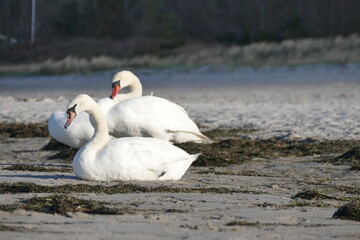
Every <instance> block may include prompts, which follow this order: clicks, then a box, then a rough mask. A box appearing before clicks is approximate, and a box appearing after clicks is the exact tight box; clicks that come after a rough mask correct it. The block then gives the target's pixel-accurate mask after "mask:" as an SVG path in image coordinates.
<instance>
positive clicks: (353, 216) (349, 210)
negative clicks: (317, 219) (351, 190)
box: [332, 201, 360, 221]
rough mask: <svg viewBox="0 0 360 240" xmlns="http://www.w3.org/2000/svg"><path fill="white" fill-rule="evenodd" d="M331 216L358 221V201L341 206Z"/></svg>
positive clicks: (359, 204) (359, 217) (359, 218)
mask: <svg viewBox="0 0 360 240" xmlns="http://www.w3.org/2000/svg"><path fill="white" fill-rule="evenodd" d="M332 218H340V219H348V220H355V221H360V201H353V202H350V203H347V204H345V205H344V206H341V207H340V208H339V209H338V210H337V211H336V212H335V213H334V215H333V216H332Z"/></svg>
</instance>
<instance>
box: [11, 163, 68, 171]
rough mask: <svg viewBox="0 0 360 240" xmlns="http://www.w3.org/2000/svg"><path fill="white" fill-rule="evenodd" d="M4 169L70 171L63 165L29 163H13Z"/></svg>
mask: <svg viewBox="0 0 360 240" xmlns="http://www.w3.org/2000/svg"><path fill="white" fill-rule="evenodd" d="M4 170H10V171H28V172H72V169H71V168H63V167H43V166H34V165H30V164H21V163H18V164H15V165H12V166H10V167H6V168H4Z"/></svg>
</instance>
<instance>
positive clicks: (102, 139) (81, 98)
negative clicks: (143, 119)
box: [64, 94, 199, 181]
mask: <svg viewBox="0 0 360 240" xmlns="http://www.w3.org/2000/svg"><path fill="white" fill-rule="evenodd" d="M84 111H85V112H87V113H88V114H90V115H91V116H92V117H93V119H94V121H95V134H94V136H93V137H92V138H91V140H90V141H89V142H88V143H87V144H85V145H84V146H83V147H82V148H81V149H80V150H79V151H78V152H77V153H76V155H75V157H74V159H73V170H74V173H75V174H76V176H78V177H79V178H81V179H84V180H94V181H116V180H140V181H152V180H179V179H180V178H181V177H182V176H183V175H184V174H185V172H186V170H187V169H188V168H189V166H190V165H191V163H192V162H193V161H195V160H196V159H197V157H198V156H199V154H195V155H190V154H188V153H186V152H185V151H184V150H182V149H180V148H178V147H175V146H174V145H172V144H171V143H169V142H167V141H164V140H161V139H155V138H141V137H130V138H129V137H126V138H119V139H112V138H110V137H109V134H108V126H107V124H106V120H105V116H104V114H103V112H102V111H101V110H100V108H99V106H98V105H97V104H96V102H95V101H94V100H93V99H92V98H91V97H89V96H88V95H85V94H81V95H78V96H77V97H75V98H74V99H73V100H71V101H70V103H69V104H68V110H67V115H68V119H67V120H66V123H65V126H64V127H65V129H67V130H70V129H71V127H72V126H71V124H72V122H73V121H74V119H75V118H76V116H77V115H78V114H79V113H81V112H84Z"/></svg>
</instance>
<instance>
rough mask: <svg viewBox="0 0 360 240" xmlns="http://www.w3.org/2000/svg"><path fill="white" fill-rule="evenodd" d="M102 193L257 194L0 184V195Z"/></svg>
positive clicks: (225, 190) (130, 186)
mask: <svg viewBox="0 0 360 240" xmlns="http://www.w3.org/2000/svg"><path fill="white" fill-rule="evenodd" d="M54 192H57V193H103V194H118V193H122V194H128V193H218V194H231V193H240V192H245V193H254V194H256V193H258V192H255V191H251V190H247V189H243V190H242V189H232V188H225V187H219V188H215V187H211V188H180V187H179V188H178V187H169V186H162V185H161V186H157V187H150V186H140V185H135V184H125V183H120V184H117V185H112V186H104V185H87V184H76V185H74V184H65V185H59V186H43V185H37V184H34V183H25V182H17V183H0V194H9V193H10V194H14V193H54Z"/></svg>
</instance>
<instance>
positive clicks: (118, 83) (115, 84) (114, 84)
mask: <svg viewBox="0 0 360 240" xmlns="http://www.w3.org/2000/svg"><path fill="white" fill-rule="evenodd" d="M116 86H119V87H120V81H116V82H113V84H112V88H115V87H116Z"/></svg>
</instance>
